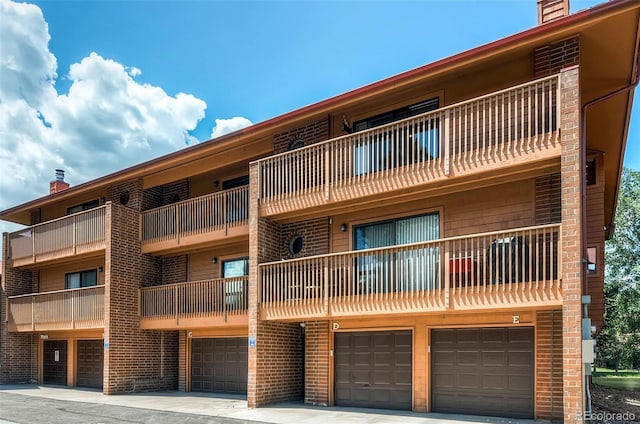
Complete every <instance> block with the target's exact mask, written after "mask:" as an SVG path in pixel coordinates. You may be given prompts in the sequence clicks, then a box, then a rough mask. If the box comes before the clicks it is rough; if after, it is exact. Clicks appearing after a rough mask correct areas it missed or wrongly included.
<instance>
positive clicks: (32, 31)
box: [0, 0, 207, 225]
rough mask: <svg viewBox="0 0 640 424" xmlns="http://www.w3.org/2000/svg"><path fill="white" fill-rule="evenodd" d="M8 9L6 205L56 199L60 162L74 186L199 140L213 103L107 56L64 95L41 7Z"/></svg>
mask: <svg viewBox="0 0 640 424" xmlns="http://www.w3.org/2000/svg"><path fill="white" fill-rule="evenodd" d="M0 15H2V19H0V39H1V40H2V49H0V143H1V147H0V169H2V173H3V177H2V178H0V209H5V208H7V207H10V206H14V205H16V204H19V203H22V202H25V201H28V200H31V199H34V198H36V197H40V196H43V195H46V194H47V193H48V182H49V181H50V180H51V179H53V171H54V169H55V168H63V169H65V170H66V171H67V177H68V178H67V179H68V180H69V182H70V183H72V185H74V184H79V183H81V182H84V181H87V180H90V179H93V178H96V177H99V176H101V175H104V174H107V173H110V172H113V171H116V170H118V169H122V168H124V167H127V166H130V165H133V164H134V163H139V162H142V161H144V160H148V159H151V158H153V157H157V156H159V155H162V154H165V153H169V152H171V151H174V150H176V149H179V148H182V147H184V146H185V145H188V144H193V143H196V142H197V140H196V139H195V138H194V137H192V136H191V135H190V134H189V131H191V130H193V129H194V128H195V127H196V126H197V125H198V123H199V122H200V121H201V120H202V119H203V118H204V114H205V109H206V107H207V105H206V103H205V102H204V101H202V100H200V99H198V98H196V97H194V96H193V95H191V94H184V93H178V94H176V95H174V96H172V95H170V94H167V93H166V92H165V91H164V90H163V89H162V88H160V87H156V86H153V85H150V84H145V83H142V82H140V81H137V80H136V78H138V77H139V76H140V75H141V73H142V71H141V70H140V69H138V68H136V67H133V66H125V65H122V64H120V63H117V62H115V61H113V60H110V59H107V58H103V57H102V56H100V55H99V54H97V53H91V54H90V55H89V56H87V57H85V58H83V59H82V60H81V61H80V62H78V63H74V64H72V65H71V66H70V68H69V71H68V74H67V75H66V77H67V79H68V80H69V82H70V86H69V89H68V91H67V92H65V93H59V92H58V91H57V90H56V88H55V82H56V79H57V78H58V69H57V60H56V57H55V56H54V55H53V54H52V53H51V52H50V51H49V40H50V35H49V30H48V25H47V22H46V21H45V18H44V16H43V14H42V11H41V10H40V8H39V7H37V6H35V5H31V4H27V3H15V2H12V1H9V0H0ZM5 225H6V224H5Z"/></svg>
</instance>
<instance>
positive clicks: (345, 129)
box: [342, 115, 353, 134]
mask: <svg viewBox="0 0 640 424" xmlns="http://www.w3.org/2000/svg"><path fill="white" fill-rule="evenodd" d="M342 131H343V132H346V133H347V134H351V133H352V132H353V128H351V124H350V123H349V120H348V119H347V117H346V115H342Z"/></svg>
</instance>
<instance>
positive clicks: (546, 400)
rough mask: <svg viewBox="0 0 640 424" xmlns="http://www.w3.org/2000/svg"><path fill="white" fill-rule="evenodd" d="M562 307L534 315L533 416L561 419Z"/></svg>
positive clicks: (545, 418)
mask: <svg viewBox="0 0 640 424" xmlns="http://www.w3.org/2000/svg"><path fill="white" fill-rule="evenodd" d="M562 416H563V411H562V311H538V312H537V317H536V418H537V419H544V420H562Z"/></svg>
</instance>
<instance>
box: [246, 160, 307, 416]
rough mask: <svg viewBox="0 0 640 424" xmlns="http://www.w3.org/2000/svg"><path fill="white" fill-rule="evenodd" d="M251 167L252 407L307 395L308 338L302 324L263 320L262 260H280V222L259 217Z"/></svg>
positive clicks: (249, 390) (249, 387)
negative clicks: (260, 283) (305, 364)
mask: <svg viewBox="0 0 640 424" xmlns="http://www.w3.org/2000/svg"><path fill="white" fill-rule="evenodd" d="M257 171H258V168H257V166H256V165H255V164H254V165H252V166H251V169H250V178H251V186H250V189H249V190H250V193H249V311H248V315H249V339H250V340H251V339H254V340H255V342H256V346H255V347H249V372H248V383H247V403H248V405H249V407H250V408H255V407H257V406H261V405H266V404H269V403H273V402H282V401H286V400H299V399H302V398H303V392H304V388H303V384H304V364H303V361H304V340H303V336H302V328H301V327H300V325H299V324H298V323H292V324H290V323H279V322H271V321H260V320H259V319H258V318H259V316H258V315H259V305H258V299H259V295H258V293H259V287H258V263H260V262H267V261H273V260H278V259H280V258H279V256H280V255H279V254H278V252H279V248H280V239H281V237H280V233H281V227H280V225H278V224H276V223H274V222H272V221H270V220H268V219H265V218H258V193H257V184H255V182H256V181H257V180H256V178H257V174H258V172H257Z"/></svg>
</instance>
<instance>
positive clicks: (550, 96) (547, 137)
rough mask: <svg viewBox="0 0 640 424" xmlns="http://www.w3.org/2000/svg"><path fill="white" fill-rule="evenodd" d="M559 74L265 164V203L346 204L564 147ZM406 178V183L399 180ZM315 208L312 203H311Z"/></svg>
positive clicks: (263, 161)
mask: <svg viewBox="0 0 640 424" xmlns="http://www.w3.org/2000/svg"><path fill="white" fill-rule="evenodd" d="M558 90H559V84H558V76H557V75H554V76H551V77H547V78H543V79H539V80H536V81H534V82H530V83H526V84H522V85H519V86H516V87H512V88H509V89H506V90H502V91H498V92H495V93H491V94H488V95H485V96H481V97H477V98H474V99H472V100H469V101H465V102H462V103H458V104H454V105H451V106H447V107H443V108H440V109H438V110H436V111H432V112H427V113H424V114H421V115H418V116H415V117H411V118H407V119H403V120H400V121H396V122H394V123H391V124H388V125H383V126H379V127H375V128H372V129H369V130H365V131H360V132H357V133H353V134H349V135H345V136H342V137H338V138H334V139H331V140H327V141H325V142H321V143H317V144H313V145H310V146H307V147H303V148H300V149H296V150H293V151H289V152H285V153H281V154H278V155H274V156H270V157H268V158H264V159H260V160H258V161H257V163H258V164H259V181H260V186H259V197H260V199H261V202H262V203H263V204H266V203H269V202H286V201H290V200H292V199H294V198H298V197H309V198H311V199H313V201H314V202H320V203H322V202H327V201H330V200H331V199H332V198H335V199H337V200H340V199H341V198H342V197H344V195H345V192H350V191H353V190H356V189H360V190H361V189H362V187H365V186H366V187H367V188H368V191H367V192H370V190H369V189H371V190H374V191H375V190H384V189H385V187H393V186H397V185H398V184H407V181H408V182H409V183H415V184H419V183H423V182H424V181H425V178H426V179H428V178H429V177H431V176H433V175H442V176H448V175H449V174H450V173H451V170H452V168H453V169H457V170H461V169H470V168H474V167H478V166H482V165H483V164H485V163H494V162H495V161H496V160H507V159H510V158H514V157H518V156H521V155H523V154H527V153H532V152H537V151H542V150H544V149H547V148H549V147H552V146H556V145H557V144H558V143H559V128H560V122H559V120H560V115H559V110H560V108H559V101H560V96H559V94H558ZM400 180H401V181H400ZM308 204H312V203H308Z"/></svg>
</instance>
